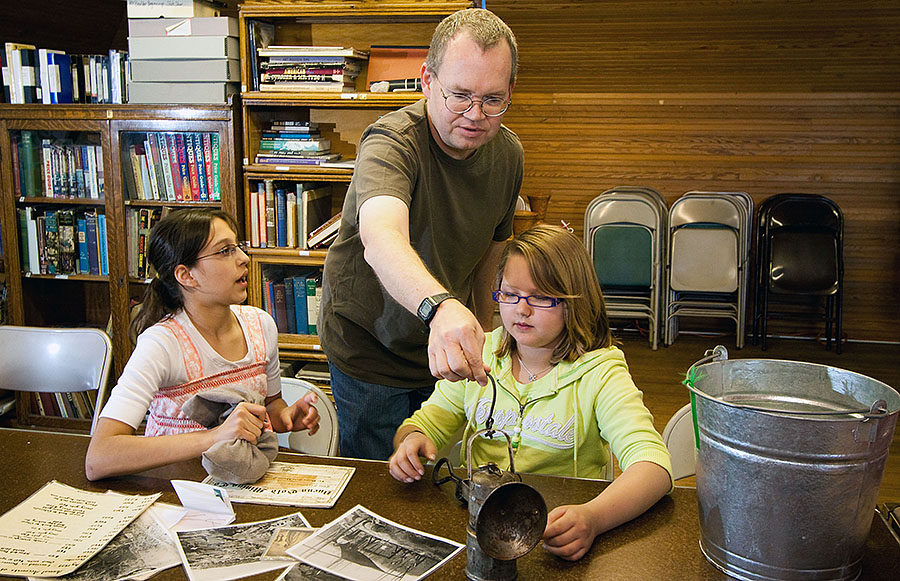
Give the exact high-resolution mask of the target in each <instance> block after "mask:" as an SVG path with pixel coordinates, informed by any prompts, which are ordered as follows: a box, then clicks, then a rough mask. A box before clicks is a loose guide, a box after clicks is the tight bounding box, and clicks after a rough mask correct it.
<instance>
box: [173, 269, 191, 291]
mask: <svg viewBox="0 0 900 581" xmlns="http://www.w3.org/2000/svg"><path fill="white" fill-rule="evenodd" d="M173 274H174V275H175V280H176V281H178V284H180V285H181V286H183V287H185V288H191V287H194V286H197V281H196V280H195V279H194V275H193V274H191V269H190V268H188V267H187V266H185V265H183V264H179V265H178V266H176V267H175V271H174V272H173Z"/></svg>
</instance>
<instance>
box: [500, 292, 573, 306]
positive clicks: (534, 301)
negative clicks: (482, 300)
mask: <svg viewBox="0 0 900 581" xmlns="http://www.w3.org/2000/svg"><path fill="white" fill-rule="evenodd" d="M491 296H492V297H493V298H494V300H495V301H496V302H498V303H503V304H504V305H515V304H517V303H518V302H519V301H521V300H522V299H525V302H526V303H528V304H529V305H531V306H532V307H535V308H538V309H549V308H552V307H555V306H556V305H558V304H559V303H561V302H562V301H563V300H562V299H558V298H556V297H546V296H544V295H529V296H527V297H523V296H521V295H517V294H513V293H508V292H506V291H502V290H495V291H494V292H492V293H491Z"/></svg>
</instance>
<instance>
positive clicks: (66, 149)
mask: <svg viewBox="0 0 900 581" xmlns="http://www.w3.org/2000/svg"><path fill="white" fill-rule="evenodd" d="M88 137H89V134H83V133H82V134H75V137H74V138H73V137H69V136H68V135H67V136H66V137H56V136H54V134H52V133H46V132H38V131H28V130H24V131H19V132H18V133H13V134H12V139H13V148H12V157H13V160H12V161H13V187H14V188H15V194H16V197H23V196H24V197H38V196H46V197H52V198H90V199H94V200H99V199H103V149H102V147H101V146H99V145H94V144H91V143H81V141H82V140H84V139H87V138H88Z"/></svg>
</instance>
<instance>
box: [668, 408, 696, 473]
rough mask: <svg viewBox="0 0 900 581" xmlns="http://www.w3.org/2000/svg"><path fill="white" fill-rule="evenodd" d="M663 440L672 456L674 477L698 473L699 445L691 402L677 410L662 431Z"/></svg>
mask: <svg viewBox="0 0 900 581" xmlns="http://www.w3.org/2000/svg"><path fill="white" fill-rule="evenodd" d="M662 438H663V442H664V443H665V444H666V448H668V449H669V454H670V455H671V456H672V478H673V479H674V480H678V479H679V478H686V477H688V476H693V475H694V474H695V473H696V466H697V446H696V443H695V442H696V440H695V439H694V438H695V437H694V418H693V415H692V414H691V404H687V405H685V406H684V407H682V408H681V409H679V410H678V411H677V412H675V413H674V414H673V415H672V417H671V418H670V419H669V421H668V422H667V423H666V427H665V429H664V430H663V433H662Z"/></svg>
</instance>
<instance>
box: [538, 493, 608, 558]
mask: <svg viewBox="0 0 900 581" xmlns="http://www.w3.org/2000/svg"><path fill="white" fill-rule="evenodd" d="M596 536H597V532H596V530H595V527H594V522H593V519H592V517H591V514H590V510H589V509H588V508H587V506H585V505H583V504H574V505H564V506H558V507H556V508H554V509H553V510H551V511H550V514H549V515H547V528H546V529H544V549H546V550H547V552H548V553H551V554H553V555H556V556H557V557H561V558H563V559H566V560H568V561H577V560H578V559H580V558H582V557H583V556H584V555H585V553H587V552H588V550H589V549H590V548H591V545H593V544H594V538H595V537H596Z"/></svg>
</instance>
